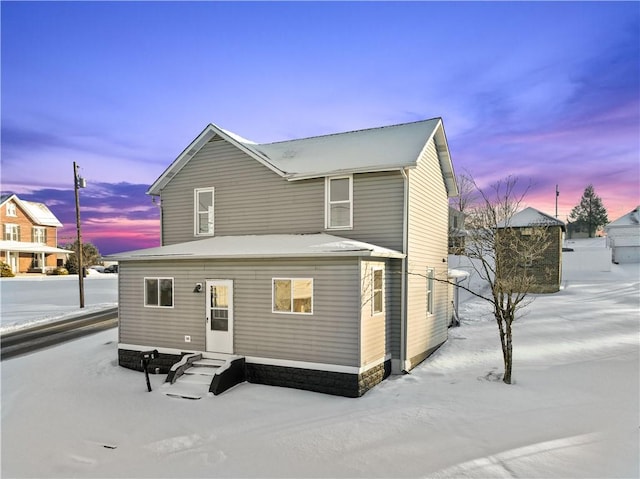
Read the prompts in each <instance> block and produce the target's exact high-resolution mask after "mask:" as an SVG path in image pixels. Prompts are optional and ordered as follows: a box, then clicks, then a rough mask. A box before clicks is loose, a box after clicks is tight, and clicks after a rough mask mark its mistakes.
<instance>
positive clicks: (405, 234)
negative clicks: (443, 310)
mask: <svg viewBox="0 0 640 479" xmlns="http://www.w3.org/2000/svg"><path fill="white" fill-rule="evenodd" d="M400 172H401V173H402V178H403V179H404V208H403V211H402V252H403V253H404V258H402V269H401V275H402V276H401V279H400V372H401V373H406V372H407V366H406V361H407V253H408V249H409V176H408V175H407V171H406V169H405V168H403V169H402V170H400Z"/></svg>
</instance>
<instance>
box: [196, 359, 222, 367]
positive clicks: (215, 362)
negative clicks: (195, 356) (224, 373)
mask: <svg viewBox="0 0 640 479" xmlns="http://www.w3.org/2000/svg"><path fill="white" fill-rule="evenodd" d="M225 362H226V361H225V360H224V359H208V358H203V359H199V360H198V361H194V362H193V366H194V367H202V366H206V367H211V368H219V367H220V366H222V365H223V364H224V363H225Z"/></svg>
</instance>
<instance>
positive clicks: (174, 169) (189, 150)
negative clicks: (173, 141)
mask: <svg viewBox="0 0 640 479" xmlns="http://www.w3.org/2000/svg"><path fill="white" fill-rule="evenodd" d="M215 135H218V136H220V137H221V138H223V139H224V140H225V141H227V142H228V143H231V144H232V145H234V146H235V147H237V148H238V149H240V150H241V151H243V152H244V153H246V154H247V155H249V156H251V157H252V158H254V159H255V160H256V161H258V162H259V163H261V164H262V165H264V166H266V167H267V168H269V169H270V170H271V171H273V172H274V173H276V174H278V175H279V176H284V175H285V173H284V172H283V171H281V170H279V169H278V168H276V167H275V166H273V164H271V163H270V162H269V161H268V160H267V158H265V157H264V156H263V155H261V154H260V153H258V152H256V151H255V150H254V149H253V148H251V147H249V146H248V145H247V144H245V143H242V142H240V141H239V140H238V139H237V138H236V137H235V135H232V134H229V132H227V131H225V130H223V129H222V128H220V127H218V126H216V125H214V124H213V123H209V124H208V125H207V126H206V127H205V129H204V130H202V133H200V134H199V135H198V136H197V137H196V138H195V140H193V141H192V142H191V143H190V144H189V146H187V147H186V148H185V149H184V150H183V151H182V153H180V155H178V157H177V158H176V159H175V160H174V161H173V163H171V165H169V167H168V168H167V169H166V170H164V172H163V173H162V175H160V177H159V178H158V179H157V180H156V181H155V182H154V183H153V184H152V185H151V187H149V189H148V190H147V194H148V195H151V196H158V195H160V190H162V188H164V187H165V185H166V184H167V183H169V181H171V179H172V178H173V177H174V176H175V175H177V174H178V172H179V171H180V170H181V169H182V168H183V167H184V166H185V165H186V164H187V163H188V162H189V160H190V159H191V158H193V157H194V156H195V155H196V154H197V153H198V152H199V151H200V149H202V147H203V146H204V145H206V144H207V143H208V142H209V140H211V138H213V137H214V136H215Z"/></svg>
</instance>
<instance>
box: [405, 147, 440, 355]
mask: <svg viewBox="0 0 640 479" xmlns="http://www.w3.org/2000/svg"><path fill="white" fill-rule="evenodd" d="M408 221H409V233H408V266H407V271H408V277H407V359H411V358H414V357H416V356H420V355H421V354H423V353H424V352H426V351H428V350H429V349H431V348H434V347H436V346H438V345H439V344H441V343H443V342H444V341H446V339H447V327H448V323H449V318H448V317H447V310H448V301H449V292H448V288H447V284H446V283H443V282H441V281H434V314H427V294H426V291H427V280H426V274H427V268H429V267H430V268H434V270H435V278H436V279H438V280H444V281H446V280H447V272H448V264H447V253H448V252H447V247H448V243H447V231H448V198H447V192H446V189H445V185H444V181H443V178H442V173H441V170H440V164H439V162H438V157H437V153H436V147H435V144H434V141H433V140H430V142H429V143H428V144H427V147H426V148H425V151H424V154H423V155H422V157H421V158H420V160H419V161H418V166H417V168H415V169H413V170H410V171H409V220H408ZM443 260H444V261H443ZM413 366H415V364H412V365H411V367H413Z"/></svg>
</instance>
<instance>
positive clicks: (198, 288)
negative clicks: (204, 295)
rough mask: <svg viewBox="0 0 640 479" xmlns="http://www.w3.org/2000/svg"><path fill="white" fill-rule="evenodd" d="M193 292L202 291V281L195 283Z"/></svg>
mask: <svg viewBox="0 0 640 479" xmlns="http://www.w3.org/2000/svg"><path fill="white" fill-rule="evenodd" d="M193 292H194V293H201V292H202V283H196V287H195V288H193Z"/></svg>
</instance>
